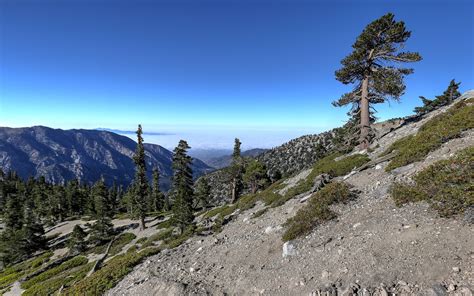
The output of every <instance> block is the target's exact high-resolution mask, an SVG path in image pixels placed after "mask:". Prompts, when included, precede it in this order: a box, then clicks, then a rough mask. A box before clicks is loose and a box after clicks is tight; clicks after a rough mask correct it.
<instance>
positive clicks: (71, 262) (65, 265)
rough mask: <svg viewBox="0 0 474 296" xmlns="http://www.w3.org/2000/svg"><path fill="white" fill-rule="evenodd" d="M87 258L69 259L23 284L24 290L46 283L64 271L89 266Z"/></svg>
mask: <svg viewBox="0 0 474 296" xmlns="http://www.w3.org/2000/svg"><path fill="white" fill-rule="evenodd" d="M87 261H88V260H87V258H86V257H83V256H76V257H74V258H72V259H69V260H68V261H66V262H64V263H62V264H60V265H58V266H56V267H53V268H51V269H48V270H46V271H45V272H43V273H40V274H39V275H37V276H35V277H33V278H31V279H29V280H27V281H25V282H23V283H21V287H22V288H23V289H28V288H30V287H32V286H33V285H36V284H38V283H41V282H44V281H46V280H48V279H50V278H52V277H54V276H56V275H58V274H60V273H62V272H64V271H67V270H70V269H72V268H74V267H77V266H80V265H84V264H87Z"/></svg>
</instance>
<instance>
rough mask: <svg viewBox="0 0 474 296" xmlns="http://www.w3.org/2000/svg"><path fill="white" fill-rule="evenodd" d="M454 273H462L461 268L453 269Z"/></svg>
mask: <svg viewBox="0 0 474 296" xmlns="http://www.w3.org/2000/svg"><path fill="white" fill-rule="evenodd" d="M453 271H454V272H456V273H458V272H460V271H461V269H460V268H459V267H457V266H456V267H453Z"/></svg>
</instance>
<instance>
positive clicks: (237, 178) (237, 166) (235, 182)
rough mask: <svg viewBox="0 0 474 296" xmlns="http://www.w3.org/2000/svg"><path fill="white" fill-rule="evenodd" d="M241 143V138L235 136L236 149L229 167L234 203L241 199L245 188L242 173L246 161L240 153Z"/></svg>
mask: <svg viewBox="0 0 474 296" xmlns="http://www.w3.org/2000/svg"><path fill="white" fill-rule="evenodd" d="M241 144H242V143H241V142H240V140H239V139H237V138H235V142H234V151H233V153H232V163H231V165H230V166H229V168H228V171H229V175H230V182H231V184H230V188H231V198H232V202H233V203H234V202H236V201H237V200H238V199H239V197H240V194H241V193H242V189H243V183H242V175H243V172H244V161H243V158H242V156H241V155H240V145H241Z"/></svg>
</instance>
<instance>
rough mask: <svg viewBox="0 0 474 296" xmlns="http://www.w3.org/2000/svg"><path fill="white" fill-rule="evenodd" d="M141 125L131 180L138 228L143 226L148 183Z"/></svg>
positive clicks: (146, 207)
mask: <svg viewBox="0 0 474 296" xmlns="http://www.w3.org/2000/svg"><path fill="white" fill-rule="evenodd" d="M142 134H143V131H142V125H141V124H139V125H138V129H137V149H136V151H135V155H134V156H133V161H134V162H135V180H134V181H133V186H132V190H133V205H134V207H133V209H134V212H133V214H134V216H136V217H138V218H139V219H140V228H141V229H144V228H145V215H146V212H147V210H148V203H147V199H148V192H149V185H148V180H147V177H146V162H145V147H144V146H143V137H142Z"/></svg>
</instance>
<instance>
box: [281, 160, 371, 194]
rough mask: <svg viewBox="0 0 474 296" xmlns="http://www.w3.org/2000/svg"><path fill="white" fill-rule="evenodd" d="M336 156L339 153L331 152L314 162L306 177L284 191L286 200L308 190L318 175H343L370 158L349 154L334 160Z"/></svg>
mask: <svg viewBox="0 0 474 296" xmlns="http://www.w3.org/2000/svg"><path fill="white" fill-rule="evenodd" d="M338 156H341V154H339V153H336V154H331V155H328V156H326V157H324V158H321V159H320V160H318V161H317V162H316V163H315V164H314V166H313V169H312V171H311V173H310V174H309V175H308V177H306V178H305V179H303V180H301V181H300V182H298V183H297V184H296V186H294V187H292V188H290V189H289V190H288V191H287V192H286V194H285V197H286V200H288V199H291V198H293V197H295V196H297V195H299V194H302V193H305V192H308V191H310V190H311V188H312V187H313V185H314V179H315V178H316V177H317V176H318V175H321V174H329V175H331V176H332V177H339V176H344V175H346V174H348V173H350V172H351V170H352V169H354V168H358V167H360V166H362V165H364V164H365V163H367V162H369V161H370V158H369V157H368V156H367V155H365V154H356V155H351V156H347V157H345V158H343V159H341V160H338V161H336V160H335V159H336V158H337V157H338Z"/></svg>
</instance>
